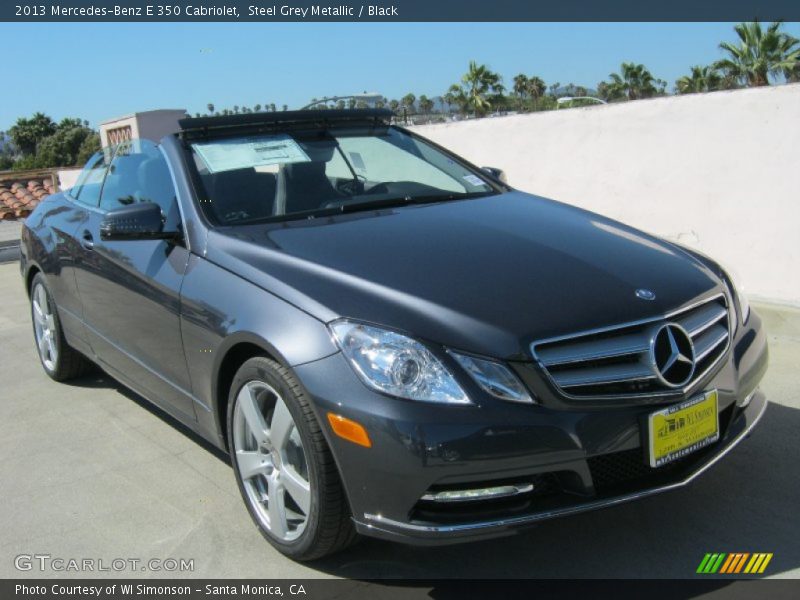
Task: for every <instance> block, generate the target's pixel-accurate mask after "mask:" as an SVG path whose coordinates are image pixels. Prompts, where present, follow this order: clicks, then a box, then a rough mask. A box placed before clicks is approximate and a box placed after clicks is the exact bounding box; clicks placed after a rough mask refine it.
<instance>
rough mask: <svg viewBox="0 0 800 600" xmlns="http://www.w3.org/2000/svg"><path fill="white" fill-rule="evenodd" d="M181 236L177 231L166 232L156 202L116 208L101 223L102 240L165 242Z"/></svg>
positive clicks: (159, 208)
mask: <svg viewBox="0 0 800 600" xmlns="http://www.w3.org/2000/svg"><path fill="white" fill-rule="evenodd" d="M179 236H180V234H179V233H178V232H177V231H171V232H165V231H164V217H163V215H162V214H161V207H160V206H159V205H158V204H156V203H155V202H142V203H139V204H132V205H130V206H123V207H122V208H116V209H114V210H112V211H109V212H108V213H107V214H106V216H105V217H104V218H103V221H102V222H101V223H100V239H102V240H165V239H174V238H177V237H179Z"/></svg>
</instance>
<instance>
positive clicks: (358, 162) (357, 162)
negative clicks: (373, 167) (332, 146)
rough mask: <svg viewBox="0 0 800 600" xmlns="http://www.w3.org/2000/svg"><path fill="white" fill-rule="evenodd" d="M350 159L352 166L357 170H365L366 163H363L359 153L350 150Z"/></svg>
mask: <svg viewBox="0 0 800 600" xmlns="http://www.w3.org/2000/svg"><path fill="white" fill-rule="evenodd" d="M350 160H351V161H352V162H353V166H354V167H355V168H356V169H358V170H359V171H366V170H367V165H365V164H364V159H363V158H361V154H359V153H358V152H351V153H350Z"/></svg>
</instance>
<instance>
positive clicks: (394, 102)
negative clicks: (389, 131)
mask: <svg viewBox="0 0 800 600" xmlns="http://www.w3.org/2000/svg"><path fill="white" fill-rule="evenodd" d="M389 108H391V109H392V110H393V111H395V112H396V111H397V109H398V108H400V101H399V100H389Z"/></svg>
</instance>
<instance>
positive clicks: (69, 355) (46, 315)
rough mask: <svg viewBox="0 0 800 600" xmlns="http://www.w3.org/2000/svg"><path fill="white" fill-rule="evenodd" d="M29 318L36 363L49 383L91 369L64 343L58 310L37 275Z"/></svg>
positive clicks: (69, 377) (70, 377)
mask: <svg viewBox="0 0 800 600" xmlns="http://www.w3.org/2000/svg"><path fill="white" fill-rule="evenodd" d="M31 318H32V320H33V339H34V341H35V342H36V350H37V351H38V353H39V361H40V362H41V363H42V368H43V369H44V372H45V373H47V375H48V376H49V377H50V378H51V379H54V380H56V381H67V380H68V379H73V378H75V377H78V376H79V375H82V374H84V373H85V372H87V371H88V370H89V369H90V368H91V364H92V363H91V362H89V360H88V359H87V358H86V357H85V356H83V355H82V354H81V353H80V352H78V351H77V350H75V349H74V348H72V346H70V345H69V344H68V343H67V340H66V338H65V337H64V330H63V328H62V327H61V320H60V319H59V318H58V308H57V307H56V303H55V301H54V300H53V297H52V296H51V295H50V291H49V290H48V289H47V284H46V283H45V279H44V276H43V275H42V274H41V273H37V274H36V275H35V276H34V278H33V281H32V282H31Z"/></svg>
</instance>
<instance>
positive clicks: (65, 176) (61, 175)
mask: <svg viewBox="0 0 800 600" xmlns="http://www.w3.org/2000/svg"><path fill="white" fill-rule="evenodd" d="M82 170H83V169H59V171H58V187H59V188H61V189H62V190H68V189H70V188H71V187H72V186H73V185H75V182H76V181H77V180H78V175H80V174H81V171H82Z"/></svg>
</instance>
